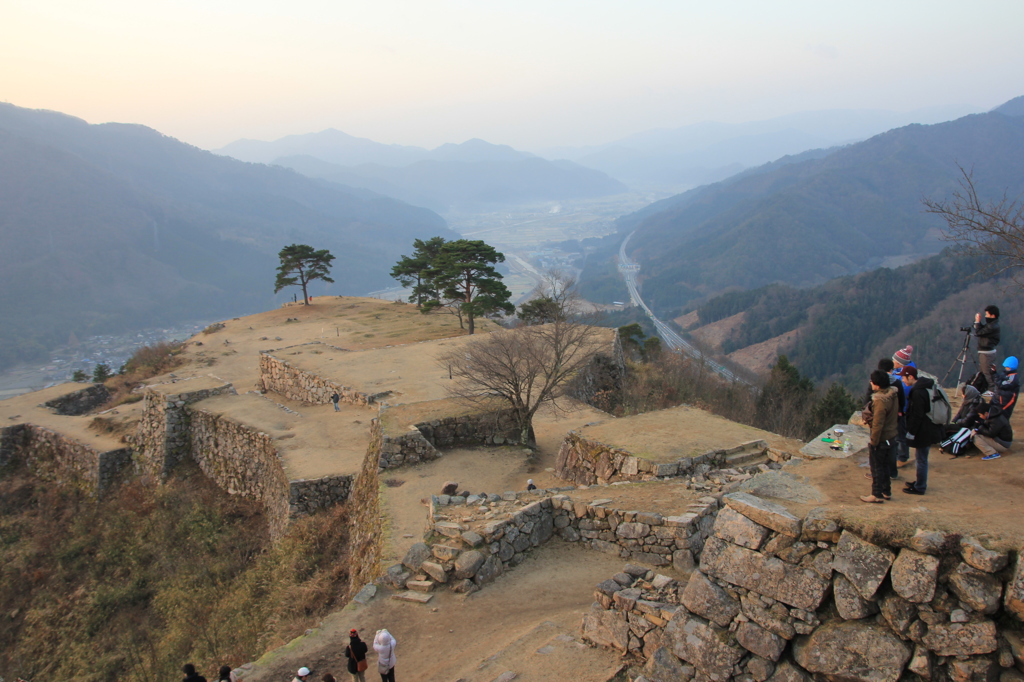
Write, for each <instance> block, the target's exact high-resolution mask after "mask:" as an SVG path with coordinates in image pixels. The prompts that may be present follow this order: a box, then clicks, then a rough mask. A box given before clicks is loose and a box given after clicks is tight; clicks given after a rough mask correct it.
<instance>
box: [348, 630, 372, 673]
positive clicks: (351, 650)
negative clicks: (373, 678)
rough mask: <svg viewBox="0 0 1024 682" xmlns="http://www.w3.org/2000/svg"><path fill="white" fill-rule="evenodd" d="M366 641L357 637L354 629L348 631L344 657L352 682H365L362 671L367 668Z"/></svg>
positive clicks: (357, 634)
mask: <svg viewBox="0 0 1024 682" xmlns="http://www.w3.org/2000/svg"><path fill="white" fill-rule="evenodd" d="M367 650H368V647H367V646H366V642H364V641H363V640H361V639H359V633H358V632H357V631H356V630H354V629H353V630H349V631H348V646H347V647H345V658H347V659H348V672H349V674H350V675H352V682H366V675H364V674H363V671H364V670H366V668H367V665H368V664H367V662H366V652H367Z"/></svg>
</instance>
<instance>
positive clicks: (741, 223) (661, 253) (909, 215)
mask: <svg viewBox="0 0 1024 682" xmlns="http://www.w3.org/2000/svg"><path fill="white" fill-rule="evenodd" d="M1019 108H1020V105H1019V102H1018V100H1014V101H1011V102H1009V103H1007V104H1006V105H1004V106H1003V107H1000V108H997V109H996V110H994V111H993V112H990V113H987V114H975V115H971V116H966V117H963V118H960V119H957V120H955V121H950V122H947V123H940V124H935V125H929V126H924V125H911V126H906V127H903V128H898V129H895V130H891V131H889V132H886V133H883V134H881V135H877V136H875V137H873V138H871V139H869V140H866V141H864V142H860V143H857V144H854V145H850V146H848V147H845V148H841V149H838V150H835V151H832V152H827V151H816V152H808V153H805V154H804V155H801V156H797V157H792V158H784V159H780V160H779V161H777V162H774V163H771V164H767V165H765V166H763V167H760V168H757V169H753V170H750V171H747V172H745V173H742V174H740V175H738V176H735V177H733V178H730V179H728V180H725V181H722V182H719V183H716V184H713V185H709V186H706V187H701V188H698V189H695V190H691V191H689V192H686V193H684V194H681V195H678V196H675V197H672V198H669V199H666V200H663V201H661V202H658V203H655V204H653V205H651V206H649V207H647V208H645V209H643V210H641V211H639V212H637V213H635V214H632V215H629V216H624V217H622V218H620V219H619V222H618V226H619V230H620V232H622V233H626V232H631V231H633V230H636V233H635V235H634V236H633V238H632V239H631V240H630V242H629V244H628V250H629V252H630V253H631V255H632V257H633V258H634V259H636V260H637V261H638V262H639V263H640V264H641V266H642V271H641V274H642V278H643V293H644V299H645V301H647V302H648V304H649V305H652V306H653V307H655V309H656V310H661V311H668V310H672V309H678V308H679V307H681V306H683V305H684V304H686V303H687V302H688V301H691V300H694V299H699V298H700V297H702V296H707V295H709V294H714V293H717V292H721V291H724V290H727V289H730V288H739V289H743V288H751V287H758V286H762V285H764V284H769V283H772V282H784V283H789V284H793V285H798V286H803V285H813V284H817V283H820V282H824V281H826V280H828V279H832V278H834V277H838V276H842V275H848V274H853V273H857V272H861V271H863V270H867V269H871V268H876V267H879V266H881V265H890V266H894V265H899V264H901V263H905V262H909V261H911V260H914V259H916V258H920V257H923V256H927V255H931V254H934V253H937V252H938V251H940V250H941V249H942V248H943V247H944V246H946V243H945V242H943V241H942V240H941V233H940V230H941V228H942V227H943V226H944V223H943V222H942V220H941V219H939V218H938V217H936V216H933V215H930V214H927V213H925V212H924V210H923V206H922V204H921V200H922V198H924V197H933V198H940V199H941V198H944V197H946V196H947V195H948V193H949V192H950V191H951V190H952V189H954V188H955V186H956V182H957V179H958V177H959V171H958V168H957V164H958V163H959V164H961V165H963V166H964V167H966V168H972V169H973V172H974V178H975V180H976V182H977V183H978V186H979V187H980V188H982V190H983V192H984V193H985V194H986V195H988V196H1001V195H1002V193H1003V191H1004V190H1005V191H1006V192H1007V193H1008V195H1009V196H1011V197H1012V196H1016V195H1018V194H1020V193H1021V192H1022V191H1024V116H1020V115H1014V113H1015V112H1016V111H1018V109H1019ZM588 269H589V270H590V273H592V274H589V275H588V274H587V273H585V274H584V278H587V277H608V276H609V273H608V271H607V270H605V271H604V272H603V273H599V272H598V270H599V268H598V267H597V264H594V267H591V268H588Z"/></svg>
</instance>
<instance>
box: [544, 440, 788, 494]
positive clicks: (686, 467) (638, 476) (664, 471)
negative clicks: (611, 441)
mask: <svg viewBox="0 0 1024 682" xmlns="http://www.w3.org/2000/svg"><path fill="white" fill-rule="evenodd" d="M753 448H757V449H760V450H762V453H761V454H763V455H767V454H768V444H767V443H766V442H765V441H751V442H749V443H743V444H741V445H737V446H736V447H734V448H729V449H726V450H710V451H708V452H705V453H703V454H701V455H696V456H694V457H681V458H679V459H678V460H676V461H674V462H652V461H650V460H647V459H644V458H643V457H636V456H635V455H633V453H631V452H629V451H627V450H623V449H622V448H616V447H614V446H611V445H606V444H605V443H602V442H600V441H596V440H591V439H588V438H584V437H583V436H582V435H581V434H580V433H579V432H578V431H570V432H569V433H568V434H566V436H565V440H564V441H562V446H561V448H559V450H558V457H557V458H556V459H555V475H556V476H558V477H559V478H562V479H564V480H566V481H572V482H573V483H576V484H578V485H594V484H595V483H596V484H600V485H607V484H609V483H615V482H618V481H649V480H651V479H654V478H663V477H675V476H693V475H695V474H697V473H706V472H707V471H708V470H710V469H711V468H712V467H716V466H722V465H723V464H724V463H725V461H726V458H727V457H728V456H729V455H731V454H735V453H739V452H742V451H743V450H751V449H753Z"/></svg>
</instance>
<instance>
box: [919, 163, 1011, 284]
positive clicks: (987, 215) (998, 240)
mask: <svg viewBox="0 0 1024 682" xmlns="http://www.w3.org/2000/svg"><path fill="white" fill-rule="evenodd" d="M959 168H960V175H961V178H960V183H959V185H960V188H959V189H958V190H956V191H955V192H953V196H952V197H951V198H950V199H948V200H945V201H934V200H931V199H926V200H925V201H924V205H925V210H926V211H927V212H928V213H934V214H936V215H939V216H942V218H943V219H945V221H946V225H947V226H948V227H947V229H946V231H945V235H944V236H945V238H946V239H947V240H949V241H952V242H956V243H958V244H962V245H964V246H967V247H970V248H972V249H974V250H976V251H978V252H980V253H982V254H985V255H988V256H991V257H992V260H991V264H992V269H993V270H994V273H993V274H998V273H1001V272H1005V271H1007V270H1013V269H1017V268H1021V267H1024V201H1022V200H1021V198H1020V197H1018V198H1016V199H1013V200H1011V199H1010V198H1009V197H1008V196H1007V194H1006V193H1005V192H1004V193H1003V197H1002V199H1000V200H999V201H994V202H993V201H990V202H986V201H983V200H982V199H981V198H980V197H979V196H978V191H977V189H976V188H975V185H974V177H973V173H972V172H971V171H968V170H965V169H964V168H963V167H962V166H961V167H959ZM1014 274H1015V276H1014V279H1015V280H1016V281H1017V282H1018V283H1019V284H1024V281H1022V279H1021V277H1020V274H1019V271H1018V273H1014Z"/></svg>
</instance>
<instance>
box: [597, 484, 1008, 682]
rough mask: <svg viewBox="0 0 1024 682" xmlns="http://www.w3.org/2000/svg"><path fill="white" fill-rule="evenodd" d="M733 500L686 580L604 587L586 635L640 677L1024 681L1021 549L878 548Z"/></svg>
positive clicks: (652, 579) (620, 581)
mask: <svg viewBox="0 0 1024 682" xmlns="http://www.w3.org/2000/svg"><path fill="white" fill-rule="evenodd" d="M723 501H724V503H725V505H726V506H725V508H723V509H722V510H721V511H720V512H719V514H718V515H717V518H716V520H715V523H714V527H713V534H712V536H711V537H710V538H709V539H708V540H707V542H706V543H705V546H704V549H703V552H702V553H701V556H700V563H699V570H694V571H693V572H692V573H691V574H690V577H689V578H688V579H687V580H684V581H676V580H673V579H671V578H669V577H668V576H660V575H657V574H655V573H654V572H653V571H648V570H647V569H645V568H642V567H637V566H631V565H630V566H626V568H625V570H624V571H623V572H622V573H619V574H616V575H615V576H614V577H613V578H611V579H609V580H606V581H604V582H602V583H601V584H599V585H598V586H597V590H596V592H595V599H596V601H595V603H594V604H593V605H592V607H591V610H590V612H589V613H588V614H587V615H586V616H585V617H584V619H583V623H582V631H583V636H584V638H586V639H588V640H590V641H591V642H593V643H595V644H598V645H602V646H609V647H613V648H616V649H618V650H620V651H622V652H624V653H626V652H629V653H633V654H636V655H637V656H638V657H640V658H642V659H646V665H645V668H644V676H643V677H642V678H640V679H641V680H649V681H650V682H661V681H667V680H689V679H701V680H714V681H715V682H724V681H725V680H732V679H735V680H743V681H744V682H766V681H771V682H798V681H799V682H810V681H811V680H812V676H813V679H832V680H837V679H842V680H850V681H862V682H893V681H895V680H898V679H900V678H901V677H906V676H911V677H919V678H924V679H926V680H953V681H955V682H973V681H975V680H977V681H978V682H981V681H983V680H985V681H987V680H997V679H999V678H1000V673H1001V672H1002V674H1003V679H1004V680H1005V679H1007V677H1006V676H1007V675H1009V676H1010V677H1009V679H1011V680H1020V679H1022V678H1021V677H1020V676H1019V674H1018V673H1016V672H1010V669H1011V668H1012V667H1013V666H1014V665H1017V666H1018V668H1020V669H1021V670H1024V651H1022V649H1021V644H1020V642H1021V640H1020V630H1021V629H1022V622H1021V621H1022V619H1024V567H1022V561H1021V559H1020V553H1018V555H1017V558H1016V559H1014V558H1013V557H1011V556H1010V555H1009V554H1008V553H1006V552H1000V551H992V550H990V549H986V548H985V547H983V546H982V545H981V544H980V543H979V542H978V541H977V540H974V539H972V538H960V537H959V536H952V535H945V534H940V533H937V532H927V531H921V530H919V531H918V532H917V534H915V535H914V536H913V538H910V539H908V540H907V541H906V542H903V543H902V544H901V546H886V545H882V544H873V543H872V542H869V541H868V540H866V539H864V538H862V537H859V536H858V535H856V534H854V533H853V532H852V531H851V530H849V529H844V528H842V527H841V526H840V525H839V523H838V522H837V521H835V520H833V519H831V518H829V517H828V516H827V514H826V512H825V511H824V510H822V509H818V510H814V511H812V512H810V513H809V514H808V515H807V516H806V517H805V518H803V519H800V518H798V517H796V516H794V515H793V514H791V513H790V512H788V511H787V510H786V509H784V508H782V507H780V506H778V505H774V504H772V503H769V502H766V501H764V500H761V499H759V498H757V497H754V496H752V495H747V494H744V493H734V494H729V495H726V496H725V497H724V498H723ZM1014 675H1017V676H1016V677H1015V676H1014Z"/></svg>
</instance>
